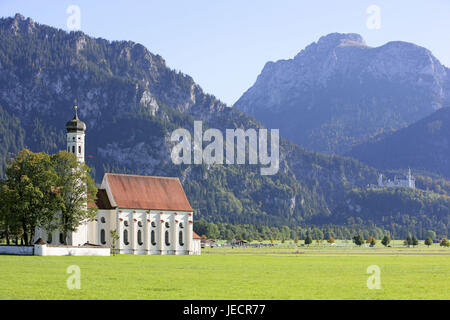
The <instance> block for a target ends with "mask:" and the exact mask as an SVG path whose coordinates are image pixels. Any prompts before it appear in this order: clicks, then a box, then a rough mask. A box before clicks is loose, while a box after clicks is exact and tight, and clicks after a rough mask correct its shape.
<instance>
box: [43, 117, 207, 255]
mask: <svg viewBox="0 0 450 320" xmlns="http://www.w3.org/2000/svg"><path fill="white" fill-rule="evenodd" d="M66 129H67V151H68V152H71V153H74V154H75V155H76V157H77V159H78V161H80V162H84V159H85V133H86V125H85V123H84V122H82V121H81V120H80V119H79V118H78V115H77V113H75V116H74V118H73V119H72V120H71V121H69V122H68V123H67V125H66ZM87 205H88V206H94V207H96V208H97V209H98V213H97V217H96V218H95V219H94V220H93V221H88V222H85V223H83V224H82V225H80V227H79V228H78V229H77V231H76V232H72V233H71V234H69V235H68V241H69V243H68V244H69V245H71V246H83V245H100V246H108V247H111V248H112V247H115V248H116V252H117V253H123V254H159V255H167V254H169V255H192V254H200V250H201V249H200V246H201V244H200V237H199V236H198V235H196V234H195V233H194V231H193V223H194V221H193V218H194V217H193V214H194V210H193V209H192V207H191V205H190V204H189V201H188V199H187V197H186V194H185V192H184V190H183V186H182V185H181V183H180V181H179V179H178V178H171V177H152V176H139V175H129V174H114V173H105V175H104V177H103V181H102V184H101V186H100V188H99V189H98V193H97V200H96V201H95V203H89V204H87ZM111 231H113V232H114V233H115V234H116V235H117V239H116V240H114V239H113V238H112V235H111ZM37 236H38V237H40V238H42V239H43V240H45V241H46V242H47V243H48V244H50V245H52V244H62V243H63V242H64V241H63V238H62V234H61V232H60V231H58V230H57V231H54V232H53V233H51V234H48V233H46V232H45V230H40V231H39V232H37ZM113 241H115V246H113Z"/></svg>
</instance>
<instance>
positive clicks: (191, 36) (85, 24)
mask: <svg viewBox="0 0 450 320" xmlns="http://www.w3.org/2000/svg"><path fill="white" fill-rule="evenodd" d="M72 4H74V5H78V6H79V7H80V9H81V31H83V32H85V33H87V34H88V35H91V36H94V37H102V38H105V39H108V40H132V41H135V42H139V43H142V44H143V45H145V46H146V47H147V48H148V49H149V50H150V51H151V52H153V53H155V54H160V55H161V56H163V57H164V59H165V60H166V62H167V64H168V66H169V67H171V68H173V69H176V70H181V71H182V72H184V73H186V74H189V75H191V76H192V77H193V78H194V80H195V81H196V82H197V83H198V84H200V85H201V86H202V88H203V89H204V90H205V91H206V92H208V93H211V94H214V95H215V96H217V97H218V98H220V99H221V100H222V101H224V102H226V103H227V104H230V105H231V104H233V103H234V102H235V101H236V100H237V99H238V98H239V97H240V96H241V95H242V93H243V92H244V91H245V90H247V89H248V88H249V87H250V86H251V85H252V84H253V83H254V81H255V80H256V77H257V76H258V74H259V73H260V72H261V70H262V68H263V66H264V64H265V63H266V62H267V61H276V60H279V59H289V58H292V57H293V56H295V55H296V54H297V53H298V52H299V51H300V50H301V49H303V48H304V47H305V46H306V45H308V44H309V43H311V42H314V41H317V40H318V38H319V37H321V36H322V35H326V34H328V33H331V32H355V33H359V34H361V35H362V36H363V37H364V39H365V40H366V42H367V44H368V45H370V46H379V45H382V44H384V43H386V42H388V41H392V40H403V41H409V42H414V43H416V44H418V45H421V46H424V47H426V48H428V49H430V50H431V51H432V52H433V54H434V55H435V56H436V57H437V58H438V59H439V60H440V61H441V62H442V63H443V64H445V65H446V66H450V32H449V30H450V0H429V1H424V0H408V1H406V0H395V1H392V0H383V1H381V0H370V1H366V0H339V1H336V0H328V1H320V0H314V1H313V0H308V1H300V0H296V1H295V0H292V1H288V0H277V1H275V0H273V1H267V0H190V1H187V0H178V1H175V0H159V1H154V0H153V1H148V0H147V1H144V0H141V1H139V0H127V1H121V0H117V1H116V0H114V1H103V0H96V1H94V0H72V1H65V0H53V1H47V0H39V1H29V0H26V1H25V0H1V1H0V16H3V17H6V16H13V15H14V14H15V13H17V12H19V13H21V14H23V15H24V16H25V17H31V18H32V19H33V20H35V21H36V22H39V23H43V24H48V25H50V26H54V27H58V28H62V29H65V30H67V19H68V17H69V14H67V13H66V10H67V8H68V6H69V5H72ZM370 5H377V6H378V7H379V8H380V10H381V11H380V13H381V15H380V17H381V20H380V23H381V24H380V28H379V29H369V28H368V27H367V25H366V21H367V19H368V17H369V16H370V14H368V13H367V12H366V10H367V8H368V7H369V6H370Z"/></svg>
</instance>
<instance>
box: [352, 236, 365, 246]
mask: <svg viewBox="0 0 450 320" xmlns="http://www.w3.org/2000/svg"><path fill="white" fill-rule="evenodd" d="M353 242H354V243H355V244H356V245H357V246H361V245H362V244H363V243H364V239H363V237H362V236H361V235H360V234H357V235H355V236H354V237H353Z"/></svg>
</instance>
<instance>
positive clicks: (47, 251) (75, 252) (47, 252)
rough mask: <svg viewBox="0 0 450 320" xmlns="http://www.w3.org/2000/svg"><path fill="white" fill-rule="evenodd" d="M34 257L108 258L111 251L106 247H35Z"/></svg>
mask: <svg viewBox="0 0 450 320" xmlns="http://www.w3.org/2000/svg"><path fill="white" fill-rule="evenodd" d="M34 255H36V256H103V257H106V256H110V255H111V249H110V248H108V247H70V246H48V245H36V246H35V253H34Z"/></svg>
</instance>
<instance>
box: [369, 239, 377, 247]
mask: <svg viewBox="0 0 450 320" xmlns="http://www.w3.org/2000/svg"><path fill="white" fill-rule="evenodd" d="M376 244H377V239H375V237H372V239H370V245H371V246H375V245H376Z"/></svg>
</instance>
